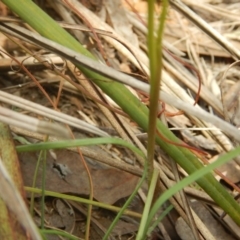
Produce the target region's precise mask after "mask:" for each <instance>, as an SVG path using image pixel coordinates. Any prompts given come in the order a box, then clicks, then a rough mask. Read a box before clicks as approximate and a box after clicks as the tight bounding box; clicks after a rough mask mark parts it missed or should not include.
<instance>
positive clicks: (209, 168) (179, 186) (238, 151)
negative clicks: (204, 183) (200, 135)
mask: <svg viewBox="0 0 240 240" xmlns="http://www.w3.org/2000/svg"><path fill="white" fill-rule="evenodd" d="M239 154H240V147H238V148H236V149H234V150H232V151H230V152H228V153H226V154H225V155H223V156H221V157H219V158H218V159H217V160H216V161H215V162H213V163H211V164H209V165H208V166H206V167H204V168H201V169H199V170H197V171H196V172H194V173H192V174H191V175H189V176H188V177H186V178H184V179H183V180H181V181H180V182H178V183H177V184H175V185H174V186H173V187H171V188H170V189H168V190H167V191H165V192H164V193H163V194H162V195H161V196H160V197H159V199H158V200H157V201H156V202H155V204H154V205H153V207H152V209H151V211H150V213H149V218H148V221H147V223H146V225H145V231H147V230H148V229H149V227H150V224H151V222H152V220H153V218H154V216H155V214H156V213H157V211H158V209H159V208H160V207H161V206H162V205H163V204H164V203H165V202H166V201H167V200H168V199H169V198H170V197H172V196H173V195H174V194H176V193H177V192H178V191H180V190H181V189H183V188H184V187H186V186H188V185H190V184H191V183H193V182H194V181H197V180H198V179H200V178H202V177H203V176H204V175H205V174H208V173H209V172H210V171H212V170H213V169H215V168H217V167H219V166H221V165H223V164H225V163H227V162H228V161H230V160H232V159H233V158H235V157H237V156H238V155H239ZM229 207H230V205H229ZM236 214H237V213H236ZM152 230H153V229H152Z"/></svg>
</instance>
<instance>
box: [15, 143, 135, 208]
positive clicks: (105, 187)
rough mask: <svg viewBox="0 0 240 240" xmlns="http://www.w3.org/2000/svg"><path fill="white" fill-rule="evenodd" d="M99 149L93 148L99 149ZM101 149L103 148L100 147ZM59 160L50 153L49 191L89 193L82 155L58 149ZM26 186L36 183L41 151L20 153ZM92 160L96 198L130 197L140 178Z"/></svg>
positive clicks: (91, 170) (40, 171)
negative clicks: (34, 180) (34, 179)
mask: <svg viewBox="0 0 240 240" xmlns="http://www.w3.org/2000/svg"><path fill="white" fill-rule="evenodd" d="M96 149H97V148H95V147H94V148H93V151H96ZM98 151H99V150H98ZM56 155H57V159H56V162H54V159H53V158H52V157H51V156H50V154H48V156H47V166H46V190H50V191H55V192H60V193H74V194H78V195H88V194H89V182H88V177H87V173H86V171H85V168H84V167H83V163H82V161H81V160H80V158H79V155H78V154H76V153H74V152H71V151H68V150H59V151H56ZM19 158H20V162H21V169H22V174H23V176H24V177H23V178H24V184H25V186H32V182H33V175H34V171H35V167H36V163H37V158H38V154H37V153H22V154H20V155H19ZM92 163H94V164H95V165H93V164H91V163H89V162H88V166H89V169H90V173H91V176H92V181H93V188H94V190H93V191H94V198H95V199H97V200H98V201H100V202H105V203H109V204H113V203H114V202H116V201H117V200H118V199H120V198H123V197H126V196H129V195H130V194H131V193H132V191H133V189H134V188H135V186H136V184H137V181H138V178H137V177H136V176H133V175H131V174H129V173H126V172H123V171H119V170H117V169H114V168H110V167H106V166H105V165H102V164H99V163H96V162H93V161H92ZM41 176H42V167H41V169H40V170H39V174H38V178H37V183H36V187H37V188H41V181H42V180H41Z"/></svg>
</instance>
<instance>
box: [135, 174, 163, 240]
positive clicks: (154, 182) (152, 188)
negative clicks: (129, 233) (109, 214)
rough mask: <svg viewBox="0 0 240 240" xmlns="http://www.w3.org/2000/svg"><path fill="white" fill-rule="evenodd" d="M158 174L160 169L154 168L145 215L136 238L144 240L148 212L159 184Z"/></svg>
mask: <svg viewBox="0 0 240 240" xmlns="http://www.w3.org/2000/svg"><path fill="white" fill-rule="evenodd" d="M158 175H159V171H158V170H157V169H154V170H153V175H152V179H151V182H150V186H149V191H148V194H147V199H146V202H145V206H144V210H143V216H142V218H141V222H140V227H139V229H138V233H137V237H136V240H142V239H144V237H143V236H144V229H145V225H146V222H147V219H148V214H149V211H150V208H151V205H152V200H153V197H154V191H155V188H156V185H157V181H158Z"/></svg>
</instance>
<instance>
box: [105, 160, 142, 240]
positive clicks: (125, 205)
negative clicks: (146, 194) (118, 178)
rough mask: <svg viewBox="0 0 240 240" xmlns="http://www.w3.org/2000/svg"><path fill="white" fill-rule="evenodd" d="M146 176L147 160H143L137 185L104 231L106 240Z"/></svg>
mask: <svg viewBox="0 0 240 240" xmlns="http://www.w3.org/2000/svg"><path fill="white" fill-rule="evenodd" d="M146 176H147V162H146V161H145V166H144V171H143V175H142V177H141V180H140V181H139V183H138V185H137V186H136V188H135V189H134V191H133V193H132V194H131V196H130V197H129V198H128V200H127V201H126V202H125V203H124V205H123V206H122V208H121V210H120V211H119V212H118V214H117V216H116V217H115V219H114V220H113V221H112V223H111V225H110V226H109V228H108V230H107V232H106V233H105V235H104V237H103V240H107V239H108V237H109V235H110V233H111V232H112V230H113V228H114V227H115V225H116V224H117V222H118V220H119V219H120V217H121V216H122V215H123V213H124V211H125V210H126V209H127V207H128V206H129V204H130V203H131V202H132V200H133V198H134V197H135V195H136V194H137V192H138V190H139V188H140V187H141V186H142V184H143V182H144V180H145V179H146Z"/></svg>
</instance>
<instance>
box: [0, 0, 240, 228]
mask: <svg viewBox="0 0 240 240" xmlns="http://www.w3.org/2000/svg"><path fill="white" fill-rule="evenodd" d="M2 2H3V3H4V4H6V5H7V6H8V7H9V8H10V9H11V10H12V11H13V12H15V13H16V14H17V15H19V16H20V17H21V18H22V19H23V20H24V21H25V22H26V23H28V24H29V25H30V26H31V27H32V28H34V29H35V30H36V31H37V32H39V33H40V34H41V35H43V36H45V37H47V38H49V39H51V40H53V41H56V42H58V43H60V44H62V45H64V46H66V47H69V48H71V49H72V50H75V51H77V52H80V53H82V54H84V55H86V56H88V57H90V58H93V59H95V58H94V57H93V56H92V54H90V53H89V52H88V51H87V50H86V49H85V48H84V47H83V46H81V44H79V43H78V42H77V40H76V39H74V38H73V37H72V36H71V35H70V34H69V33H68V32H66V31H65V30H64V29H62V28H61V27H60V26H59V25H58V24H57V23H56V22H55V21H54V20H53V19H52V18H51V17H49V16H48V15H47V14H46V13H45V12H43V11H42V10H41V9H40V8H39V7H38V6H37V5H35V3H34V2H32V1H30V0H18V1H17V4H16V0H2ZM77 67H78V68H79V69H80V70H81V71H82V72H83V73H84V75H86V76H87V77H88V78H89V79H92V81H94V83H95V84H97V85H98V86H99V87H100V88H101V89H102V90H103V91H104V92H105V93H106V94H107V95H108V96H110V97H111V98H112V99H113V100H114V101H115V102H116V103H117V104H118V105H119V106H120V107H121V108H122V109H123V111H124V112H125V113H127V114H129V116H130V117H131V118H132V119H133V120H134V121H136V122H137V123H138V125H139V126H140V127H142V128H143V129H144V130H145V131H146V130H147V129H148V113H149V112H148V109H147V108H146V106H144V105H143V104H142V103H141V102H140V101H139V99H137V98H136V97H135V96H134V95H133V94H132V93H131V92H130V91H129V90H128V89H127V88H126V87H125V86H124V85H122V84H120V83H117V82H112V81H111V80H110V79H108V78H106V77H103V76H101V75H99V74H96V73H94V72H92V71H90V70H88V69H86V68H84V67H82V66H81V65H77ZM157 129H158V131H159V132H161V134H162V135H163V136H164V137H165V138H167V139H168V140H169V141H171V142H176V143H180V141H179V139H178V138H177V137H176V136H175V135H174V134H173V133H172V132H171V131H170V130H168V129H167V128H166V127H165V126H164V124H163V123H161V122H160V121H158V122H157ZM156 141H157V143H158V144H159V146H160V147H161V148H162V150H163V151H164V152H165V153H166V154H168V155H169V156H170V157H171V158H172V159H173V160H174V161H176V162H177V163H178V164H179V165H180V166H181V167H182V168H183V169H184V170H185V171H186V172H187V173H188V174H191V173H193V172H195V171H197V170H198V169H200V168H202V166H203V165H202V164H201V163H200V162H199V160H198V158H197V157H196V156H195V155H194V154H193V153H192V152H191V151H189V149H186V148H183V147H177V146H175V145H172V144H169V143H167V142H166V141H165V140H163V139H161V138H159V137H156ZM197 183H198V184H199V185H200V186H201V187H202V188H203V189H204V190H205V192H206V193H208V194H209V196H211V197H212V199H213V200H214V201H215V202H216V203H217V204H218V205H219V206H220V207H221V208H222V209H223V210H224V211H226V212H227V213H228V214H229V215H230V216H231V217H232V219H233V220H234V221H235V222H236V223H237V224H238V225H240V206H239V205H238V204H237V202H236V201H235V200H234V198H233V197H232V196H230V194H229V193H227V192H226V190H225V189H224V188H223V187H222V186H221V185H220V183H218V182H217V180H216V179H215V178H214V177H213V175H212V174H210V173H209V174H207V175H205V176H204V177H202V178H200V179H199V180H198V181H197Z"/></svg>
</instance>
